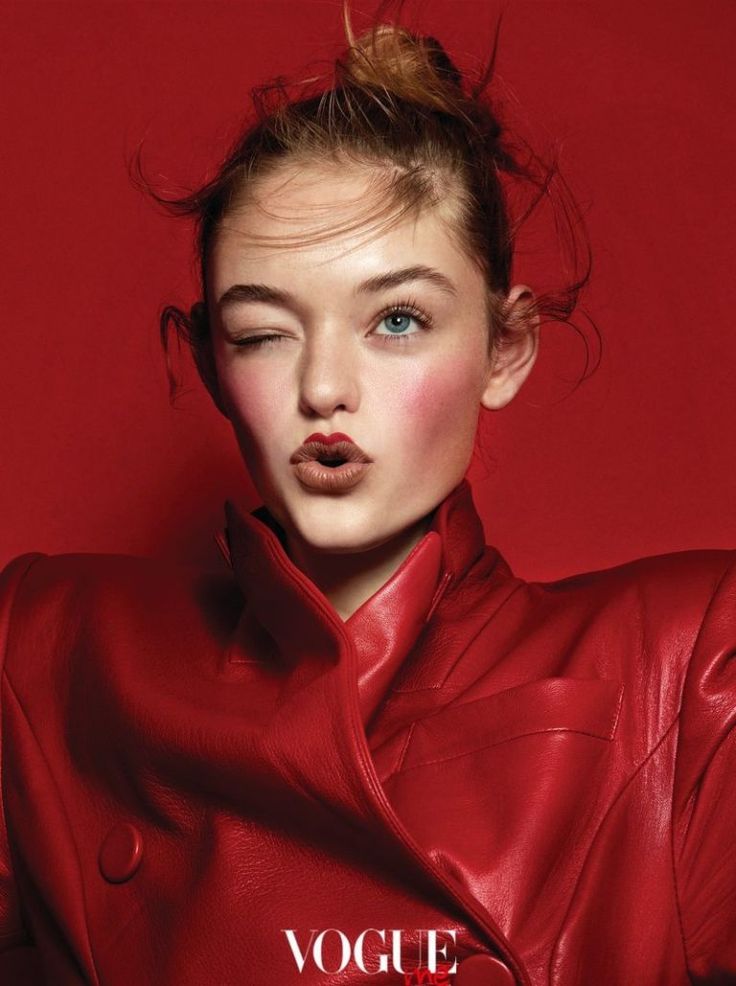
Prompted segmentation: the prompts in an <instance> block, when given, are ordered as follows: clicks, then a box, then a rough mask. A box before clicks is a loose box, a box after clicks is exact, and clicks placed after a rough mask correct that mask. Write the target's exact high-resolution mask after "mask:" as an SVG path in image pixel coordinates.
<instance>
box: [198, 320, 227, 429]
mask: <svg viewBox="0 0 736 986" xmlns="http://www.w3.org/2000/svg"><path fill="white" fill-rule="evenodd" d="M189 321H190V322H191V324H192V341H191V346H192V356H193V357H194V363H195V365H196V367H197V372H198V373H199V376H200V379H201V380H202V383H203V384H204V385H205V387H206V388H207V390H208V392H209V395H210V397H211V398H212V400H213V401H214V402H215V407H216V408H217V410H218V411H219V412H220V414H223V415H224V416H225V417H226V418H229V417H230V416H229V414H228V413H227V410H226V408H225V404H224V401H223V399H222V393H221V391H220V381H219V379H218V377H217V366H216V365H215V354H214V350H213V348H212V333H211V332H210V326H209V317H208V315H207V305H206V304H205V303H204V301H198V302H196V303H195V304H194V305H192V308H191V311H190V312H189Z"/></svg>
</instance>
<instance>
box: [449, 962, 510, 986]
mask: <svg viewBox="0 0 736 986" xmlns="http://www.w3.org/2000/svg"><path fill="white" fill-rule="evenodd" d="M453 983H454V986H515V983H516V980H515V979H514V975H513V973H512V972H511V969H509V967H508V966H507V965H504V964H503V962H502V961H501V960H500V959H496V958H494V957H493V956H492V955H480V954H479V955H470V956H468V958H467V959H463V960H462V962H461V963H460V965H459V966H458V967H457V972H456V973H455V978H454V980H453Z"/></svg>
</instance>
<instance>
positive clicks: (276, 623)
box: [216, 478, 488, 721]
mask: <svg viewBox="0 0 736 986" xmlns="http://www.w3.org/2000/svg"><path fill="white" fill-rule="evenodd" d="M225 517H226V526H225V529H224V531H223V532H222V534H221V535H219V536H216V540H217V542H218V545H219V547H220V549H221V550H222V552H223V554H224V555H225V558H226V560H227V561H228V563H229V564H230V566H231V567H232V569H233V572H234V575H235V578H236V580H237V582H238V585H239V587H240V589H241V591H242V593H243V596H244V598H245V601H246V609H248V610H249V611H250V612H251V614H252V616H254V617H255V619H256V620H257V621H258V623H260V624H261V625H262V626H263V627H264V628H265V629H266V630H267V632H268V634H269V635H270V637H271V638H272V639H273V640H274V641H275V642H276V644H277V646H278V650H279V651H280V652H281V653H282V655H283V657H284V659H285V660H286V661H287V662H288V663H291V662H293V661H297V660H303V659H304V658H305V657H306V656H309V654H312V655H314V656H315V657H317V656H318V655H319V657H320V658H321V660H322V661H324V660H325V659H326V660H328V661H330V662H331V663H337V661H338V660H339V659H340V656H341V653H342V651H343V648H344V643H345V640H346V636H349V637H350V639H351V640H352V643H353V645H354V649H355V651H356V652H357V664H358V667H357V672H358V681H359V686H360V695H361V706H362V710H363V715H364V721H365V720H366V719H367V718H368V717H369V715H370V714H371V713H372V712H373V711H374V710H375V707H376V704H377V702H378V700H379V698H380V696H381V695H382V694H383V693H384V692H385V689H386V686H387V684H388V681H389V680H390V678H391V677H392V676H393V674H394V673H395V670H396V669H397V667H398V665H399V664H400V662H401V659H402V658H403V656H405V654H406V653H407V652H408V650H409V649H410V647H411V646H412V644H413V643H414V642H415V640H416V638H417V637H418V636H419V634H420V633H421V632H422V629H423V626H424V624H425V623H426V622H427V621H428V620H429V619H430V618H431V616H432V614H433V612H434V610H435V607H436V606H437V604H438V603H439V601H440V599H441V598H442V596H443V595H444V594H445V593H446V592H447V591H448V590H449V589H451V587H452V586H453V584H454V583H456V582H459V581H461V580H462V578H463V576H464V575H465V574H466V573H467V572H468V570H469V569H470V568H471V567H472V566H473V564H474V563H475V562H476V561H477V560H478V559H479V558H480V557H481V556H482V555H483V553H484V551H487V550H488V549H487V548H486V545H485V536H484V531H483V525H482V523H481V520H480V517H479V516H478V513H477V511H476V508H475V504H474V502H473V496H472V491H471V487H470V483H469V482H468V480H467V479H465V478H463V480H462V481H461V482H460V483H459V484H458V485H457V486H456V487H455V488H454V489H453V490H452V491H451V492H450V493H449V494H448V495H447V496H446V497H445V499H444V500H443V501H442V502H441V503H440V504H439V505H438V506H437V507H436V509H435V511H434V513H433V516H432V520H431V523H430V527H429V528H428V530H427V532H426V533H425V534H424V536H423V537H422V538H421V540H420V541H419V542H418V543H417V544H416V545H415V546H414V547H413V549H412V550H411V551H410V552H409V554H408V555H407V556H406V558H405V559H404V561H403V562H402V563H401V565H400V566H399V567H398V568H397V570H396V571H395V572H394V574H393V575H392V576H391V577H390V578H389V579H388V580H387V581H386V582H385V583H384V584H383V585H382V586H381V587H380V588H379V589H378V590H377V591H376V592H375V593H374V594H373V595H372V596H371V597H370V598H369V599H368V600H366V601H365V602H364V603H363V605H362V606H361V607H360V608H359V609H358V610H356V612H355V613H353V615H352V616H351V617H350V619H348V620H347V621H346V622H343V620H342V619H341V618H340V617H339V615H338V614H337V612H336V611H335V609H334V607H333V606H332V605H331V603H330V602H329V600H328V599H327V598H326V597H325V596H324V595H323V594H322V592H321V591H320V590H319V589H318V588H317V586H316V585H315V584H314V583H313V582H312V581H311V580H310V579H309V578H308V577H307V576H306V575H305V574H304V573H303V572H302V571H301V570H300V569H299V568H297V566H296V565H295V564H294V563H293V562H292V560H291V559H290V558H289V556H288V554H287V553H286V550H285V547H284V544H285V540H284V532H283V529H282V528H281V526H280V524H279V523H278V521H277V520H276V519H275V518H274V517H273V515H272V514H271V513H270V512H269V510H268V509H267V507H265V506H260V507H258V508H257V509H255V510H253V511H252V512H250V513H248V512H246V511H243V510H242V509H240V508H239V507H238V506H237V505H236V504H235V503H234V502H232V501H231V500H226V501H225Z"/></svg>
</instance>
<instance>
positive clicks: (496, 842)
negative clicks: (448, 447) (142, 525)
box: [0, 480, 736, 986]
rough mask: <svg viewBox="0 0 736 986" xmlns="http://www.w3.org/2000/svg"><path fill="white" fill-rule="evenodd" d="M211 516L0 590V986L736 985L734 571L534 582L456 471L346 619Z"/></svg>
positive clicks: (694, 562) (25, 568)
mask: <svg viewBox="0 0 736 986" xmlns="http://www.w3.org/2000/svg"><path fill="white" fill-rule="evenodd" d="M226 516H227V540H228V542H229V553H231V558H232V565H233V572H232V573H231V572H230V571H227V572H225V573H224V574H217V573H212V572H205V571H200V570H194V569H190V568H184V567H179V566H174V565H171V564H168V563H164V562H160V561H154V560H151V559H142V558H135V557H129V556H122V555H121V556H112V555H92V554H67V555H51V556H46V555H42V554H39V553H29V554H26V555H22V556H19V557H17V558H15V559H14V560H13V561H12V562H11V563H10V564H9V565H7V566H6V568H5V570H4V571H3V572H2V576H1V579H2V585H1V588H0V605H1V606H2V618H1V620H0V629H1V630H2V638H3V651H2V652H0V653H4V655H5V668H4V675H3V679H2V718H3V724H2V745H3V750H2V769H3V778H2V793H3V799H4V810H3V811H4V813H3V816H2V817H3V819H4V830H0V835H1V836H2V838H1V839H0V891H1V893H0V943H1V947H2V948H3V950H4V951H3V954H2V955H1V956H0V982H1V983H3V984H6V983H8V984H13V983H18V984H26V983H31V982H34V981H38V982H43V983H49V984H52V986H79V984H83V983H84V984H98V986H291V984H303V986H311V984H323V983H324V984H330V986H336V984H341V986H343V984H344V986H349V984H355V983H366V982H371V983H376V984H378V986H383V984H385V986H399V984H402V986H403V984H405V983H433V982H437V983H439V982H445V983H447V982H451V983H455V984H456V986H512V984H514V983H517V984H524V986H548V984H549V986H591V984H600V986H679V984H683V986H684V984H688V983H712V984H716V983H718V984H723V983H736V839H735V838H734V836H736V742H735V740H734V736H735V735H736V733H735V732H734V728H733V726H734V722H736V663H735V662H734V661H733V660H732V656H733V642H734V638H735V636H736V627H735V626H734V622H735V620H734V614H735V613H736V564H735V563H736V552H734V551H721V550H703V551H688V552H679V553H673V554H668V555H662V556H658V557H653V558H643V559H640V560H637V561H634V562H631V563H628V564H625V565H620V566H617V567H615V568H611V569H608V570H605V571H598V572H592V573H588V574H584V575H579V576H575V577H572V578H567V579H563V580H561V581H557V582H551V583H534V582H525V581H523V580H521V579H519V578H516V577H515V576H514V575H513V574H512V573H511V571H510V570H509V567H508V565H507V564H506V562H505V561H504V559H503V558H502V556H501V555H500V554H499V552H498V551H497V550H495V549H494V548H492V547H488V546H485V545H484V537H483V529H482V526H481V523H480V520H479V517H478V515H477V513H476V510H475V508H474V505H473V500H472V495H471V490H470V487H469V485H468V483H467V481H466V480H463V482H462V483H461V484H460V485H459V486H458V487H457V488H456V489H455V490H454V491H453V492H452V493H451V494H450V495H449V496H448V497H447V499H446V500H445V501H443V503H442V504H441V505H440V506H439V507H438V509H437V511H436V512H435V515H434V519H433V524H432V528H431V530H430V531H429V532H428V533H427V534H426V535H425V537H424V538H423V539H422V540H421V541H420V542H419V543H418V544H417V545H416V547H415V548H414V549H413V551H412V552H411V554H410V555H409V556H408V557H407V558H406V560H405V561H404V563H403V564H402V565H401V567H400V568H399V569H398V570H397V571H396V573H395V574H394V575H393V576H392V578H391V579H390V580H389V581H388V582H386V584H385V585H384V586H383V587H382V588H381V589H380V590H379V591H378V592H377V593H376V594H375V595H374V596H373V597H371V599H369V600H368V601H367V602H366V603H365V605H364V606H363V607H361V609H359V610H358V611H357V612H356V613H355V614H354V615H353V616H352V617H351V619H350V620H348V621H347V622H346V623H343V622H342V621H341V620H340V619H339V617H338V616H337V614H336V613H335V611H334V610H333V609H332V607H331V606H330V605H329V604H328V602H327V601H326V599H325V598H324V596H322V594H321V593H320V592H319V591H318V590H317V589H316V587H315V586H314V584H313V583H311V582H310V581H309V580H308V579H307V578H306V577H305V576H304V574H303V573H301V572H300V571H299V570H298V569H297V568H296V567H295V566H294V565H293V564H292V562H291V561H290V560H289V558H288V556H287V554H286V553H285V551H284V548H283V546H282V543H281V541H280V538H279V531H278V525H277V524H276V523H275V522H274V521H273V520H272V519H271V518H270V517H269V515H268V512H267V511H266V510H265V508H259V510H257V511H254V512H253V514H247V513H243V512H239V511H238V510H237V509H236V508H235V507H234V506H233V505H232V504H231V503H228V504H227V505H226ZM244 601H245V602H244ZM371 929H373V930H371ZM397 931H398V932H399V933H398V934H396V932H397ZM429 931H432V932H433V933H435V935H436V936H437V941H438V942H441V943H442V948H440V949H439V955H440V966H439V971H438V972H437V973H436V975H435V974H433V973H431V972H430V971H428V968H429V967H428V953H427V946H428V944H429V936H428V932H429ZM361 935H362V939H361ZM453 938H454V940H453ZM310 940H311V943H312V946H313V947H312V948H311V949H309V948H308V945H309V942H310ZM384 940H385V942H386V943H390V944H391V946H394V945H395V948H393V950H392V948H390V947H389V944H386V945H385V946H384ZM359 941H362V945H363V949H362V951H361V949H360V948H359V947H357V946H358V944H359ZM346 943H347V944H346ZM422 944H423V947H424V959H422V956H421V955H420V953H419V951H418V947H419V945H422ZM344 949H347V950H348V951H347V952H345V951H344ZM443 949H444V950H443ZM348 953H349V954H348ZM346 955H347V959H346ZM382 957H383V963H384V965H386V964H387V971H385V972H376V973H375V974H371V973H372V972H373V970H376V969H379V968H380V966H381V961H382ZM444 957H446V958H447V961H446V962H445V961H444ZM300 960H303V964H302V965H301V971H300ZM343 960H345V961H343ZM361 962H362V965H361ZM320 965H322V966H323V967H324V970H325V971H322V969H320ZM416 966H420V967H421V968H415V967H416ZM413 968H414V972H411V971H410V970H411V969H413ZM34 969H35V970H36V972H35V973H34V972H33V971H32V970H34ZM338 969H340V970H341V971H338ZM402 969H403V971H400V970H402ZM407 970H409V971H407ZM34 974H35V975H36V976H37V980H34V979H33V978H32V977H33V975H34Z"/></svg>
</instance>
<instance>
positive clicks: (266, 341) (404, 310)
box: [233, 298, 432, 348]
mask: <svg viewBox="0 0 736 986" xmlns="http://www.w3.org/2000/svg"><path fill="white" fill-rule="evenodd" d="M390 315H408V316H409V317H410V318H413V319H414V321H415V322H417V323H418V324H419V325H420V326H421V329H422V331H423V332H426V331H428V330H429V329H430V328H431V327H432V316H431V315H430V314H429V313H428V312H425V311H423V310H422V309H421V308H419V306H418V305H417V304H416V302H415V301H414V300H413V299H411V298H407V300H406V301H400V302H397V303H396V304H393V305H389V306H388V307H387V308H384V309H383V310H382V311H381V312H379V313H378V315H377V316H376V322H382V321H383V320H384V319H386V318H388V317H389V316H390ZM415 335H419V333H418V332H411V333H401V334H399V335H396V334H394V333H390V332H388V333H386V334H385V335H384V334H381V335H379V338H380V339H387V340H391V342H390V343H389V344H390V345H393V344H394V340H399V341H400V342H402V343H404V342H407V341H408V340H409V339H410V338H411V336H415ZM283 338H285V337H284V336H281V335H276V334H271V335H261V336H249V337H248V338H246V339H235V340H233V345H235V346H243V347H247V346H249V347H252V348H258V347H259V346H267V345H271V344H273V343H276V342H278V341H279V340H280V339H283Z"/></svg>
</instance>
